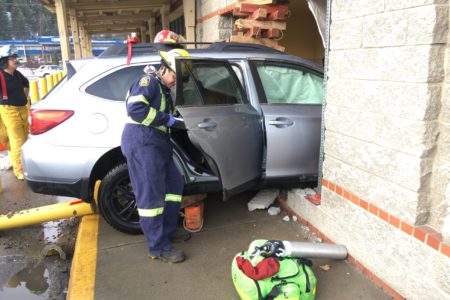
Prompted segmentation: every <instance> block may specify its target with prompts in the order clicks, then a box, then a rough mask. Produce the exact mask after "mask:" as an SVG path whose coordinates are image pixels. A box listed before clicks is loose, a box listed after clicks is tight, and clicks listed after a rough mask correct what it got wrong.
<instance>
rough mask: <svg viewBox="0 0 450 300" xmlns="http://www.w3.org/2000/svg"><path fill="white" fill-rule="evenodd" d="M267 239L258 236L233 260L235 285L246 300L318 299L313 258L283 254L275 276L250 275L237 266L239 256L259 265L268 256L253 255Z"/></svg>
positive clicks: (232, 270)
mask: <svg viewBox="0 0 450 300" xmlns="http://www.w3.org/2000/svg"><path fill="white" fill-rule="evenodd" d="M266 241H267V240H256V241H254V242H252V243H251V244H250V247H249V251H244V252H242V253H239V254H237V255H236V256H235V257H234V258H233V262H232V264H231V274H232V280H233V283H234V286H235V288H236V291H237V293H238V294H239V297H240V298H241V299H242V300H286V299H289V300H314V298H315V296H316V282H317V280H316V277H315V276H314V273H313V272H312V270H311V267H310V266H311V265H312V264H311V261H310V260H308V259H304V258H293V257H283V258H280V259H279V263H280V269H279V271H278V273H276V274H275V275H273V276H272V277H269V278H265V279H262V280H254V279H252V278H250V277H247V275H245V274H244V273H243V272H242V271H241V270H240V269H239V267H238V266H237V263H236V257H238V256H240V257H242V258H245V259H248V260H250V262H251V263H252V265H253V266H256V265H257V264H258V263H259V262H260V261H262V260H263V259H264V257H262V256H259V255H256V256H252V255H251V254H249V253H253V252H254V249H255V246H261V245H263V244H264V243H265V242H266Z"/></svg>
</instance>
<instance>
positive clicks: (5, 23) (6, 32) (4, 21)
mask: <svg viewBox="0 0 450 300" xmlns="http://www.w3.org/2000/svg"><path fill="white" fill-rule="evenodd" d="M0 28H1V30H0V40H9V39H10V38H11V34H10V26H9V19H8V15H7V14H6V10H5V6H4V5H3V4H2V3H0Z"/></svg>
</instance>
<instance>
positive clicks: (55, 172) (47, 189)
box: [22, 136, 107, 200]
mask: <svg viewBox="0 0 450 300" xmlns="http://www.w3.org/2000/svg"><path fill="white" fill-rule="evenodd" d="M105 151H107V150H106V149H100V148H86V147H63V146H56V145H52V144H49V143H47V142H46V141H45V139H44V138H43V137H39V138H36V137H33V136H31V137H30V138H29V139H28V140H27V142H26V143H25V144H24V145H23V146H22V165H23V169H24V175H25V180H26V182H27V184H28V185H29V186H30V188H31V189H32V190H33V191H34V192H37V193H40V194H49V195H58V196H69V197H77V198H81V199H83V200H88V195H89V184H88V183H89V177H90V175H91V172H92V168H93V166H94V165H95V162H96V161H97V160H98V159H99V157H101V156H102V155H103V153H104V152H105Z"/></svg>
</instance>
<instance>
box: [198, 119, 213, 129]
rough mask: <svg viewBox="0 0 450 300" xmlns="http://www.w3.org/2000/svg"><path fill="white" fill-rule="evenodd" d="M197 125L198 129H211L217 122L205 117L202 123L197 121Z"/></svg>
mask: <svg viewBox="0 0 450 300" xmlns="http://www.w3.org/2000/svg"><path fill="white" fill-rule="evenodd" d="M197 127H198V128H200V129H205V130H212V129H214V128H216V127H217V123H216V122H213V121H211V120H208V119H207V120H204V121H203V122H202V123H199V124H198V125H197Z"/></svg>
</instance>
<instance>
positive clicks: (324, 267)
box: [319, 265, 331, 272]
mask: <svg viewBox="0 0 450 300" xmlns="http://www.w3.org/2000/svg"><path fill="white" fill-rule="evenodd" d="M319 268H321V269H322V270H324V271H325V272H328V271H330V269H331V266H330V265H322V266H320V267H319Z"/></svg>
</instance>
